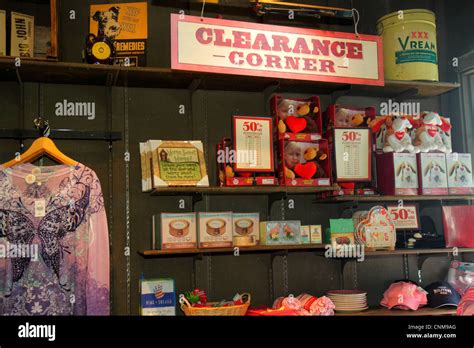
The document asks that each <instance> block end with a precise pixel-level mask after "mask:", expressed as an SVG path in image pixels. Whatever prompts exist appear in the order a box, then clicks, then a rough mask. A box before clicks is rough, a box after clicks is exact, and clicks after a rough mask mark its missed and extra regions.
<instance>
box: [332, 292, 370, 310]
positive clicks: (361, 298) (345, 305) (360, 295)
mask: <svg viewBox="0 0 474 348" xmlns="http://www.w3.org/2000/svg"><path fill="white" fill-rule="evenodd" d="M327 296H328V297H329V298H330V299H331V301H332V302H333V303H334V305H335V306H336V309H335V310H336V311H337V312H360V311H364V310H366V309H367V308H369V307H368V306H367V293H366V292H364V291H360V290H331V291H328V293H327Z"/></svg>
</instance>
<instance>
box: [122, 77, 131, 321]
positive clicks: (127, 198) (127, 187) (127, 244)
mask: <svg viewBox="0 0 474 348" xmlns="http://www.w3.org/2000/svg"><path fill="white" fill-rule="evenodd" d="M123 98H124V133H125V135H124V138H125V153H129V133H128V87H127V82H125V86H124V88H123ZM125 230H126V240H125V248H126V251H127V252H126V253H125V260H126V263H127V314H128V315H130V314H131V294H130V285H131V279H130V278H131V269H130V254H131V253H130V162H129V161H125Z"/></svg>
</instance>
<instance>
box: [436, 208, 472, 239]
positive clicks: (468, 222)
mask: <svg viewBox="0 0 474 348" xmlns="http://www.w3.org/2000/svg"><path fill="white" fill-rule="evenodd" d="M473 216H474V206H472V205H452V206H444V207H443V227H444V239H445V242H446V246H447V247H448V248H451V247H458V248H474V224H473V223H472V217H473Z"/></svg>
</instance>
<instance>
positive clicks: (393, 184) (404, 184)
mask: <svg viewBox="0 0 474 348" xmlns="http://www.w3.org/2000/svg"><path fill="white" fill-rule="evenodd" d="M376 162H377V188H378V190H379V192H380V193H382V194H384V195H397V196H398V195H413V196H416V195H417V194H418V167H417V163H416V154H414V153H402V152H400V153H398V152H387V153H382V154H377V155H376Z"/></svg>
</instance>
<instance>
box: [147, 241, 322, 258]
mask: <svg viewBox="0 0 474 348" xmlns="http://www.w3.org/2000/svg"><path fill="white" fill-rule="evenodd" d="M234 248H235V247H232V248H209V249H171V250H145V251H140V252H139V254H140V255H142V256H145V257H147V256H168V255H192V254H221V253H233V252H234ZM321 249H324V244H299V245H257V246H251V247H239V252H267V251H286V250H321Z"/></svg>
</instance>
